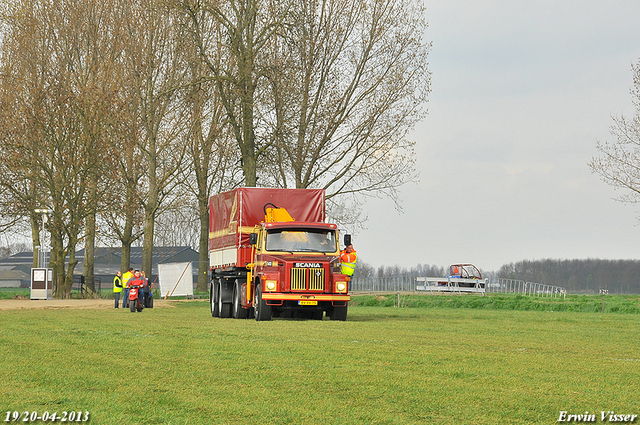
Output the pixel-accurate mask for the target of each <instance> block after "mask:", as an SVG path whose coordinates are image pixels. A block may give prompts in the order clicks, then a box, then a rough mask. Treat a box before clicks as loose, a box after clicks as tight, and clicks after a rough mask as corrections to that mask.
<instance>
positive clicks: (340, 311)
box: [329, 305, 348, 322]
mask: <svg viewBox="0 0 640 425" xmlns="http://www.w3.org/2000/svg"><path fill="white" fill-rule="evenodd" d="M347 307H348V306H346V305H345V306H344V307H333V311H332V312H331V314H330V315H329V318H330V319H331V320H340V321H342V322H344V321H345V320H347Z"/></svg>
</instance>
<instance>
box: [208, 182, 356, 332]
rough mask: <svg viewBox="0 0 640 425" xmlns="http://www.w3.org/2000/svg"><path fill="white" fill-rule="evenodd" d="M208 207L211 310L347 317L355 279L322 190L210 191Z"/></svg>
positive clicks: (242, 314)
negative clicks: (344, 269) (344, 267)
mask: <svg viewBox="0 0 640 425" xmlns="http://www.w3.org/2000/svg"><path fill="white" fill-rule="evenodd" d="M209 214H210V216H209V264H210V270H211V282H210V286H209V301H210V303H211V315H212V316H213V317H223V318H225V317H234V318H236V319H242V318H247V317H252V316H253V317H255V319H256V320H258V321H263V320H271V317H299V318H309V319H317V320H322V317H323V313H325V312H326V315H327V316H328V317H329V318H330V319H331V320H343V321H344V320H346V319H347V303H348V302H349V299H350V296H349V280H350V279H349V276H347V275H345V274H342V273H341V268H340V262H339V254H340V247H339V239H338V228H337V226H336V225H335V224H329V223H325V192H324V190H323V189H271V188H254V187H251V188H249V187H244V188H238V189H235V190H232V191H229V192H224V193H220V194H218V195H214V196H212V197H211V198H210V199H209ZM349 240H350V236H349V235H345V243H346V242H350V241H349Z"/></svg>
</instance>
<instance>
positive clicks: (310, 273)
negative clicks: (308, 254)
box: [291, 267, 324, 291]
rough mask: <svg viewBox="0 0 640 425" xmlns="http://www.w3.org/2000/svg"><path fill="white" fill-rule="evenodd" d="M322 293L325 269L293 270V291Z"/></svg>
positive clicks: (295, 268)
mask: <svg viewBox="0 0 640 425" xmlns="http://www.w3.org/2000/svg"><path fill="white" fill-rule="evenodd" d="M307 289H308V290H310V291H322V290H324V269H323V268H298V267H293V268H292V269H291V290H292V291H305V290H307Z"/></svg>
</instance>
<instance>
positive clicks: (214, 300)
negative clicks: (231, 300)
mask: <svg viewBox="0 0 640 425" xmlns="http://www.w3.org/2000/svg"><path fill="white" fill-rule="evenodd" d="M209 303H211V317H218V316H219V315H220V310H218V281H217V280H215V279H214V280H213V281H212V282H211V292H210V293H209Z"/></svg>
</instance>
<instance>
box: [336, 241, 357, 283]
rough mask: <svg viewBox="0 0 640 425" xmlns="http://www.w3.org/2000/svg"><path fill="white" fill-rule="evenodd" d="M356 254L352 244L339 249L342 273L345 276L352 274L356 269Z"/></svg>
mask: <svg viewBox="0 0 640 425" xmlns="http://www.w3.org/2000/svg"><path fill="white" fill-rule="evenodd" d="M357 259H358V254H357V253H356V250H355V249H353V245H347V247H346V248H345V249H343V250H342V251H340V263H342V273H343V274H346V275H347V276H352V275H353V272H354V271H355V269H356V260H357Z"/></svg>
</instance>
